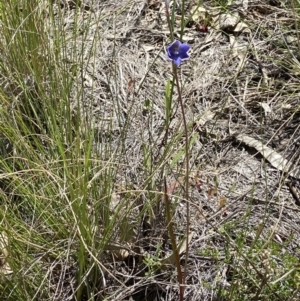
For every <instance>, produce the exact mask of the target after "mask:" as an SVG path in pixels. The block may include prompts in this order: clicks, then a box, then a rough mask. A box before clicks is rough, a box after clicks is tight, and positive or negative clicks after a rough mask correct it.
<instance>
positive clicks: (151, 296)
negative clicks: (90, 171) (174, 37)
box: [45, 0, 300, 301]
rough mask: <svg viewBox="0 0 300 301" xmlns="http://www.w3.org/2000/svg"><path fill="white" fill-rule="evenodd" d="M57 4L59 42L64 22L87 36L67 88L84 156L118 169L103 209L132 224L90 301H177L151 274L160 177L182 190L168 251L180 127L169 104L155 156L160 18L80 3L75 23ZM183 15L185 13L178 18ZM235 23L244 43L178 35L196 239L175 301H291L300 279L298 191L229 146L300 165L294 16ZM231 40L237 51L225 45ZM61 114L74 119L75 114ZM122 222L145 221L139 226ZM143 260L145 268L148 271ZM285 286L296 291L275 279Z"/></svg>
mask: <svg viewBox="0 0 300 301" xmlns="http://www.w3.org/2000/svg"><path fill="white" fill-rule="evenodd" d="M55 2H56V3H55V5H57V10H58V11H60V12H62V13H63V14H64V20H65V32H63V33H62V34H64V35H65V36H66V37H67V38H66V40H67V39H68V34H69V35H70V37H71V36H72V32H73V30H74V18H75V15H76V16H77V17H76V18H78V19H76V24H77V25H78V24H79V25H80V26H82V27H85V28H87V30H86V31H84V32H85V35H86V36H85V43H84V47H85V50H84V51H83V55H82V54H81V55H80V62H82V64H81V65H79V66H78V68H79V69H80V71H81V73H79V75H80V76H79V78H78V80H77V85H78V87H81V88H82V89H78V87H76V86H75V87H74V89H73V91H72V97H73V98H74V99H78V95H77V93H81V97H80V98H81V100H82V102H81V103H80V105H81V106H82V107H83V108H85V110H84V112H88V113H87V114H86V115H85V118H86V120H87V122H88V121H91V120H92V121H93V129H94V131H95V134H94V135H95V142H94V147H95V150H96V151H99V150H100V152H101V151H103V150H104V149H105V150H106V152H105V153H103V158H102V159H103V160H107V161H108V162H110V163H111V164H112V165H113V164H118V166H117V168H116V182H115V183H113V185H112V187H113V190H114V196H115V198H116V200H117V201H116V202H117V203H118V202H121V203H122V202H123V203H124V204H125V205H126V209H127V208H129V209H128V210H132V212H133V213H132V214H129V216H130V218H129V219H132V220H130V221H129V220H128V221H127V220H126V222H128V223H131V222H132V223H136V224H135V225H134V229H135V231H136V232H137V233H135V235H134V239H131V240H130V242H129V245H128V251H129V256H125V257H126V258H125V259H124V258H123V260H115V258H114V257H113V256H111V254H110V253H109V252H108V254H106V255H105V256H104V257H103V260H104V259H105V261H104V262H102V264H103V265H104V266H105V267H106V269H107V270H108V271H109V273H105V275H104V276H103V275H102V276H101V277H103V279H102V282H101V284H102V286H101V287H100V288H99V290H98V294H99V297H95V300H104V299H105V300H178V284H177V278H176V269H175V267H174V266H167V267H166V266H163V267H162V266H160V265H159V262H160V259H161V258H165V257H166V256H168V255H169V254H170V252H171V245H170V242H169V241H168V239H167V231H166V221H165V217H164V208H163V206H162V204H161V195H160V194H159V193H161V192H162V191H163V187H162V185H163V182H162V174H161V167H162V166H164V170H165V174H167V180H168V184H169V185H170V186H172V185H174V183H179V185H178V187H177V188H176V189H175V190H174V192H173V194H174V196H173V202H174V203H176V204H177V206H176V211H175V215H174V223H175V225H176V235H177V237H178V238H180V237H182V236H183V235H184V233H185V221H186V216H185V208H186V204H185V202H184V200H183V189H182V183H181V179H182V177H183V175H184V166H183V159H184V155H183V154H181V150H182V149H183V146H184V139H183V133H182V131H183V125H182V122H181V120H182V117H181V113H180V110H179V109H178V103H177V101H176V100H177V98H176V93H175V94H174V102H173V103H174V108H173V116H172V122H171V125H170V130H169V137H171V138H170V140H172V139H173V142H172V143H171V142H170V145H171V146H172V148H171V149H169V150H168V151H166V149H165V147H164V143H163V139H164V135H165V132H164V125H165V107H164V93H165V85H166V82H167V80H168V79H169V78H171V75H172V68H171V64H169V63H168V62H167V61H166V55H165V50H164V49H165V46H166V45H167V44H168V43H169V42H170V41H169V35H168V28H167V23H166V20H165V14H164V4H163V3H162V2H161V1H155V0H150V1H144V0H137V1H127V0H122V1H117V2H116V1H113V0H107V1H81V2H82V5H81V10H80V12H79V13H78V11H76V5H74V6H73V5H71V3H72V1H61V2H62V3H64V4H59V3H57V2H58V1H55ZM225 2H226V1H220V2H219V3H218V1H204V4H203V6H204V7H206V8H213V7H215V9H216V11H219V12H221V11H222V9H223V11H227V12H228V11H231V13H232V12H233V9H232V8H230V7H226V6H223V8H222V9H221V6H220V3H223V4H224V3H225ZM236 2H238V1H236ZM284 3H285V4H284ZM295 3H296V1H295ZM67 4H69V5H67ZM193 4H194V3H192V1H187V16H188V12H189V11H190V8H191V7H192V6H193ZM176 14H177V16H178V18H179V16H181V14H180V11H176ZM87 15H88V17H87ZM239 15H240V17H241V19H242V20H243V21H244V22H245V24H247V25H248V31H247V32H239V33H234V32H232V31H231V30H229V29H226V30H220V29H216V28H212V27H209V31H208V32H201V31H199V28H198V26H197V24H195V23H193V22H189V23H188V26H187V27H186V29H185V31H184V35H183V39H184V41H185V42H188V43H189V44H190V45H191V47H192V52H191V59H190V60H189V61H188V62H186V63H185V64H184V65H183V66H182V67H181V68H180V77H181V79H182V81H183V100H184V103H185V110H186V116H187V120H188V122H189V128H190V138H191V139H192V141H193V144H192V148H191V151H190V166H191V177H190V184H191V185H190V187H191V197H190V200H189V201H190V203H191V207H192V208H193V210H192V215H191V229H192V232H193V234H194V235H193V238H192V241H191V243H190V253H191V255H190V259H189V262H188V276H187V280H186V281H187V288H186V300H193V301H196V300H213V299H214V300H271V299H272V300H297V299H298V298H300V295H299V292H298V291H297V289H298V288H297V283H298V282H299V271H297V270H294V271H292V269H293V268H295V267H296V266H297V265H299V256H300V253H299V252H300V251H299V250H300V249H299V241H300V228H299V225H300V223H299V221H300V207H299V204H297V202H296V201H295V199H294V198H293V195H292V194H291V188H290V187H291V186H293V187H294V189H295V191H296V194H298V197H299V196H300V185H299V180H298V179H293V178H292V177H289V176H288V175H286V174H283V173H281V172H280V171H278V170H277V169H276V168H274V167H272V165H271V164H269V162H268V161H267V160H265V158H264V157H263V156H262V155H261V154H259V153H258V152H257V151H256V150H255V149H253V148H250V147H248V146H247V145H246V144H243V143H240V142H239V141H238V140H237V139H236V134H246V135H248V136H251V137H252V138H255V139H257V140H259V141H261V142H262V143H263V144H265V145H268V146H269V147H271V148H273V149H274V150H275V151H277V152H278V153H280V154H281V155H282V156H283V157H285V158H286V159H288V160H290V161H292V162H293V164H294V166H295V167H296V166H298V165H299V159H298V158H299V150H298V149H299V145H300V144H299V137H300V135H299V106H300V104H299V97H300V90H299V84H300V80H299V74H300V73H299V71H300V58H299V53H300V52H299V50H300V44H299V43H300V42H299V39H298V38H299V37H298V26H299V24H300V23H299V18H300V17H299V16H300V14H299V13H298V11H297V8H295V7H292V6H291V5H290V4H289V3H287V1H260V0H253V1H251V0H249V3H248V7H247V8H246V9H245V10H243V11H240V12H239ZM87 20H88V21H87ZM178 24H179V23H178ZM178 28H179V25H178ZM79 31H80V28H79ZM89 36H90V38H89ZM94 37H96V39H94ZM233 37H234V38H235V41H236V43H237V44H238V45H239V48H236V45H237V44H234V45H233V44H232V43H231V41H232V40H231V39H232V38H233ZM80 38H82V37H81V36H79V39H80ZM73 42H74V41H70V43H73ZM237 49H238V50H237ZM236 51H238V52H236ZM84 53H86V54H87V56H86V57H85V56H84ZM237 53H238V55H237ZM91 54H92V55H91ZM73 59H74V56H73ZM73 63H75V64H76V62H70V66H71V65H72V64H73ZM72 105H73V110H74V111H76V110H77V109H78V105H79V104H78V103H76V102H75V101H74V102H73V103H72ZM120 141H122V143H121V144H120V143H119V142H120ZM99 145H100V146H99ZM107 149H109V152H108V151H107ZM145 152H146V153H147V155H148V156H149V157H148V159H149V161H148V163H147V162H145V161H146V160H145ZM108 154H111V157H109V156H108ZM107 156H108V157H107ZM149 162H150V163H149ZM288 184H289V185H290V186H288ZM125 205H124V207H125ZM141 208H142V209H141ZM121 214H123V215H124V216H125V215H126V214H125V213H124V212H121ZM133 215H139V216H143V219H141V222H140V224H139V223H138V222H137V221H136V220H134V217H133ZM120 235H121V234H120V233H118V235H117V234H116V237H120ZM123 240H124V241H126V239H123ZM178 240H179V239H178ZM147 254H148V255H150V256H151V258H152V259H153V266H151V263H149V261H148V262H146V261H145V258H146V256H147ZM121 258H122V256H121ZM182 260H183V258H182ZM74 264H75V263H74ZM155 264H157V266H156V265H155ZM182 264H184V263H183V262H182ZM156 268H157V270H156ZM48 270H49V271H50V270H51V271H52V272H51V273H50V274H49V275H48V277H49V279H50V282H51V283H52V285H53V287H56V292H57V291H58V287H60V290H61V291H62V292H61V293H60V294H58V295H59V297H57V296H58V295H56V298H57V299H56V300H73V299H72V298H74V294H73V292H72V290H71V289H66V290H65V291H64V290H63V289H61V287H63V286H64V285H66V284H67V285H69V286H70V287H73V286H74V287H75V286H76V281H75V280H74V277H73V274H72V273H73V272H72V271H71V270H72V269H71V268H70V267H67V266H66V265H65V263H64V264H63V265H62V266H59V264H58V263H57V262H55V266H52V265H51V264H50V266H49V267H48ZM288 272H291V274H292V275H294V277H295V280H294V282H292V280H291V279H289V278H288V276H286V277H285V274H286V273H288ZM296 272H297V273H296ZM99 277H100V276H99ZM281 277H284V278H283V279H284V280H282V281H280V278H281ZM297 277H298V278H297ZM45 278H47V277H46V276H45ZM285 279H288V280H286V281H285ZM277 281H278V282H277ZM104 283H106V285H105V286H104V285H103V284H104ZM276 283H279V284H281V285H278V287H276ZM54 290H55V289H54ZM100 296H101V297H100ZM243 296H244V297H243ZM97 298H99V299H97ZM130 298H131V299H130ZM293 298H294V299H293ZM89 300H92V299H89Z"/></svg>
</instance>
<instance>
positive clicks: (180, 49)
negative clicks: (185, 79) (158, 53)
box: [167, 40, 191, 66]
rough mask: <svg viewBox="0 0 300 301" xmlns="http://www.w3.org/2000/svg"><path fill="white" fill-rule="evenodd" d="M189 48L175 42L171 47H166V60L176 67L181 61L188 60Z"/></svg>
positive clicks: (184, 44)
mask: <svg viewBox="0 0 300 301" xmlns="http://www.w3.org/2000/svg"><path fill="white" fill-rule="evenodd" d="M190 48H191V46H190V45H188V44H186V43H181V42H180V41H178V40H175V41H174V42H173V43H172V44H171V45H169V46H168V47H167V54H168V58H169V59H170V60H171V61H173V62H174V64H175V65H176V66H179V65H180V64H181V62H182V61H185V60H188V59H189V58H190V56H189V54H188V51H189V50H190Z"/></svg>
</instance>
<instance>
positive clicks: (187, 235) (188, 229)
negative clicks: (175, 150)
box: [172, 62, 190, 284]
mask: <svg viewBox="0 0 300 301" xmlns="http://www.w3.org/2000/svg"><path fill="white" fill-rule="evenodd" d="M172 65H173V73H174V77H175V81H176V86H177V91H178V98H179V102H180V107H181V112H182V120H183V126H184V134H185V200H186V202H187V203H186V215H187V217H186V252H185V263H184V273H183V275H184V276H183V284H184V283H185V279H186V276H187V262H188V258H189V240H188V237H189V233H190V203H189V169H190V168H189V135H188V127H187V122H186V118H185V111H184V105H183V101H182V96H181V89H180V86H179V80H178V72H177V71H178V68H177V66H176V64H174V62H173V64H172Z"/></svg>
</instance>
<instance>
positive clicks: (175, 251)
mask: <svg viewBox="0 0 300 301" xmlns="http://www.w3.org/2000/svg"><path fill="white" fill-rule="evenodd" d="M164 201H165V206H166V216H167V222H168V231H169V235H170V240H171V244H172V249H173V254H174V257H175V261H176V267H177V274H178V282H179V300H180V301H183V296H184V286H183V285H184V277H182V272H181V267H180V259H179V251H178V248H177V243H176V237H175V235H174V231H173V222H172V216H171V207H170V200H169V195H168V188H167V181H166V177H164Z"/></svg>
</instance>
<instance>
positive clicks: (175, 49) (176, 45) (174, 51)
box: [167, 40, 181, 59]
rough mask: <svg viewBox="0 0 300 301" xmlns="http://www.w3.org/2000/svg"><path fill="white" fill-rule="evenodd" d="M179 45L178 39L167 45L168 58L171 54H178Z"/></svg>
mask: <svg viewBox="0 0 300 301" xmlns="http://www.w3.org/2000/svg"><path fill="white" fill-rule="evenodd" d="M180 47H181V43H180V41H178V40H175V41H174V42H173V43H172V44H171V45H170V46H168V47H167V52H168V56H169V58H171V59H172V57H173V56H178V53H179V50H180Z"/></svg>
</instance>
